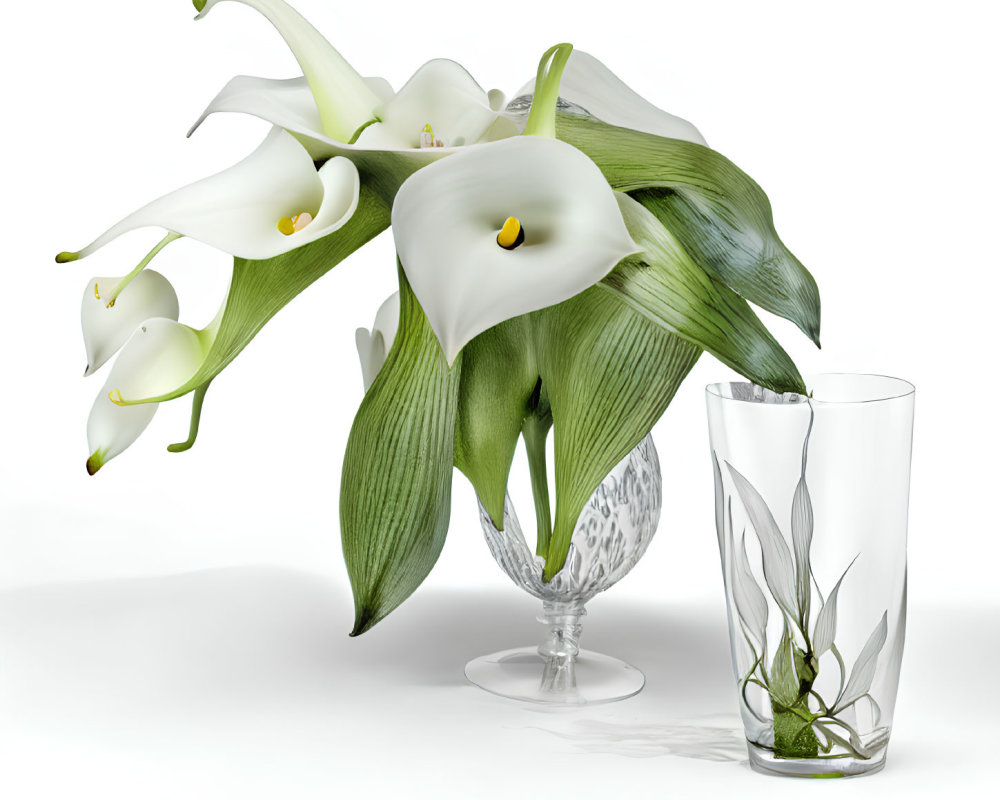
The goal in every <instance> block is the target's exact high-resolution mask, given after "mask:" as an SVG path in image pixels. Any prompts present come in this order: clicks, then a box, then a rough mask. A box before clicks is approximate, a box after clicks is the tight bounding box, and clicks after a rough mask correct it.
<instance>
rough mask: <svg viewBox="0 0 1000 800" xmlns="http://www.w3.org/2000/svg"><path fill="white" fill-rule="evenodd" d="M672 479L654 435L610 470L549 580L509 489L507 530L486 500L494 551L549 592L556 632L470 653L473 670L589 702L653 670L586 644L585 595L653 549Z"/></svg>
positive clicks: (532, 696)
mask: <svg viewBox="0 0 1000 800" xmlns="http://www.w3.org/2000/svg"><path fill="white" fill-rule="evenodd" d="M661 500H662V478H661V476H660V463H659V460H658V458H657V454H656V448H655V447H654V446H653V439H652V437H650V436H647V437H646V438H645V439H643V440H642V441H641V442H640V443H639V444H638V445H637V446H636V447H635V449H633V450H632V451H631V452H630V453H629V454H628V455H627V456H626V457H625V458H623V459H622V460H621V461H620V462H619V463H618V464H617V465H616V466H615V468H614V469H613V470H612V471H611V472H610V473H609V474H608V476H607V477H606V478H605V479H604V481H603V482H602V483H601V485H600V486H598V487H597V489H596V490H595V492H594V494H593V495H591V498H590V500H589V501H588V503H587V505H586V506H585V507H584V509H583V511H582V512H581V514H580V517H579V519H578V520H577V523H576V527H575V529H574V531H573V538H572V542H571V544H570V548H569V554H568V555H567V557H566V565H565V566H564V567H563V568H562V570H560V571H559V573H558V574H556V576H555V577H554V578H553V579H552V580H551V581H549V582H548V583H545V582H543V580H542V567H543V565H544V559H542V558H541V557H540V556H537V555H535V553H534V551H533V550H532V549H531V547H530V546H529V545H528V543H527V541H526V540H525V538H524V534H523V532H522V530H521V524H520V522H519V521H518V518H517V513H516V512H515V510H514V507H513V505H512V504H511V501H510V497H507V499H506V502H505V504H504V530H502V531H499V530H497V529H496V528H495V527H494V526H493V523H492V521H491V520H490V517H489V514H487V513H486V512H485V510H484V509H483V508H482V506H480V509H479V511H480V521H481V523H482V527H483V534H484V535H485V537H486V543H487V545H488V546H489V548H490V552H491V553H492V554H493V557H494V558H495V559H496V561H497V563H498V564H499V565H500V567H501V569H503V571H504V572H506V573H507V575H508V576H509V577H510V579H511V580H512V581H514V583H515V584H517V585H518V586H519V587H520V588H522V589H523V590H524V591H526V592H528V593H529V594H532V595H534V596H535V597H537V598H538V599H539V600H541V601H542V614H541V616H539V618H538V619H539V621H540V622H542V623H544V624H545V625H547V626H548V629H549V633H548V637H547V639H546V640H545V642H544V643H543V644H542V645H541V646H539V647H521V648H515V649H513V650H503V651H501V652H498V653H493V654H491V655H488V656H482V657H480V658H477V659H474V660H472V661H470V662H469V663H468V664H467V665H466V667H465V674H466V677H468V679H469V680H470V681H472V683H474V684H476V685H477V686H480V687H481V688H483V689H486V690H487V691H490V692H493V693H494V694H499V695H502V696H504V697H510V698H513V699H517V700H524V701H529V702H536V703H548V704H555V705H579V704H583V703H606V702H611V701H613V700H621V699H623V698H626V697H631V696H632V695H634V694H636V693H637V692H638V691H639V690H641V689H642V686H643V684H644V683H645V678H644V677H643V674H642V673H641V672H640V671H639V670H637V669H636V668H635V667H633V666H631V665H629V664H626V663H625V662H624V661H621V660H619V659H617V658H612V657H611V656H606V655H602V654H601V653H594V652H591V651H589V650H581V649H580V644H579V640H580V632H581V624H580V620H581V617H583V616H584V615H585V614H586V613H587V612H586V609H585V607H584V606H585V604H586V603H587V602H588V601H589V600H590V599H591V598H592V597H594V595H596V594H598V593H599V592H603V591H605V590H606V589H608V588H610V587H611V586H613V585H614V584H615V583H617V582H618V581H619V580H621V578H622V577H624V576H625V574H626V573H628V572H629V570H631V569H632V567H634V566H635V565H636V563H637V562H638V561H639V559H640V558H641V557H642V555H643V553H645V552H646V548H647V547H648V546H649V542H650V540H651V539H652V538H653V533H655V531H656V525H657V523H658V522H659V518H660V503H661Z"/></svg>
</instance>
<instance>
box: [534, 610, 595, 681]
mask: <svg viewBox="0 0 1000 800" xmlns="http://www.w3.org/2000/svg"><path fill="white" fill-rule="evenodd" d="M586 613H587V609H585V608H584V607H583V606H582V605H579V604H574V603H559V602H550V601H546V602H543V603H542V616H540V617H539V618H538V621H539V622H541V623H544V624H545V625H548V626H549V635H548V638H547V639H546V640H545V642H544V643H543V644H542V645H541V646H539V648H538V655H540V656H541V657H542V662H543V665H544V666H543V669H542V683H541V687H540V688H541V691H542V692H544V693H546V694H557V695H572V694H576V692H577V685H576V658H577V656H578V655H579V654H580V631H581V630H582V629H583V625H581V624H580V618H581V617H583V616H584V615H585V614H586Z"/></svg>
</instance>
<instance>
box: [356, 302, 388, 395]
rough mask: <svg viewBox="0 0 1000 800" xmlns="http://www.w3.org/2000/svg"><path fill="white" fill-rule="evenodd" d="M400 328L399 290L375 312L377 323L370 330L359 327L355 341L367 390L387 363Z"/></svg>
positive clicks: (362, 377)
mask: <svg viewBox="0 0 1000 800" xmlns="http://www.w3.org/2000/svg"><path fill="white" fill-rule="evenodd" d="M397 330H399V292H393V293H392V294H391V295H389V297H388V298H387V299H386V301H385V302H384V303H382V305H381V306H379V309H378V312H377V313H376V314H375V323H374V324H373V325H372V329H371V330H370V331H369V330H368V329H367V328H358V329H357V331H356V332H355V334H354V341H355V344H356V345H357V347H358V358H359V359H360V360H361V379H362V381H363V382H364V385H365V391H366V392H367V391H368V390H369V389H370V388H371V385H372V384H373V383H374V382H375V376H376V375H378V373H379V370H380V369H382V365H383V364H384V363H385V357H386V356H387V355H389V350H391V349H392V343H393V342H394V341H395V340H396V331H397Z"/></svg>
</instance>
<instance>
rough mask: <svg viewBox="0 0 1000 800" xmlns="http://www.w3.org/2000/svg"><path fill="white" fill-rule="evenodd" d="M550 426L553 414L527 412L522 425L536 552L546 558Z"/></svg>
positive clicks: (549, 521)
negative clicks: (547, 451)
mask: <svg viewBox="0 0 1000 800" xmlns="http://www.w3.org/2000/svg"><path fill="white" fill-rule="evenodd" d="M551 427H552V414H551V412H549V413H548V414H543V415H542V416H538V415H536V414H530V415H529V416H527V417H525V419H524V422H523V424H522V425H521V436H522V437H523V438H524V448H525V450H526V451H527V453H528V472H529V474H530V475H531V494H532V497H533V498H534V501H535V525H536V530H537V542H536V545H535V553H536V554H538V555H540V556H541V557H542V558H545V557H546V555H548V552H549V539H550V538H551V537H552V506H551V504H550V502H549V478H548V467H547V464H546V461H545V442H546V439H548V436H549V429H550V428H551Z"/></svg>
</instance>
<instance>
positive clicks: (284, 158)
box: [76, 128, 361, 259]
mask: <svg viewBox="0 0 1000 800" xmlns="http://www.w3.org/2000/svg"><path fill="white" fill-rule="evenodd" d="M360 186H361V184H360V180H359V178H358V173H357V169H356V168H355V167H354V165H353V164H352V163H351V162H350V161H348V160H347V159H345V158H334V159H331V160H330V161H328V162H327V163H326V164H324V165H323V167H322V168H321V169H320V171H319V173H318V174H317V171H316V168H315V166H314V165H313V161H312V158H311V157H310V155H309V153H308V152H306V150H305V148H303V147H302V145H301V144H299V142H297V141H296V140H295V138H294V137H293V136H292V135H291V134H289V133H287V132H285V131H283V130H282V129H281V128H273V129H272V130H271V132H270V133H269V134H268V136H267V138H266V139H265V140H264V142H263V143H262V144H261V145H260V146H259V147H258V148H257V149H256V150H255V151H254V152H253V153H251V154H250V155H249V156H247V157H246V158H245V159H243V160H242V161H240V162H239V163H238V164H236V165H234V166H232V167H230V168H229V169H227V170H224V171H222V172H220V173H218V174H216V175H212V176H211V177H208V178H204V179H202V180H200V181H197V182H196V183H192V184H190V185H188V186H185V187H183V188H181V189H177V190H176V191H174V192H171V193H170V194H167V195H164V196H163V197H161V198H159V199H157V200H154V201H153V202H151V203H149V204H148V205H145V206H143V207H142V208H140V209H139V210H138V211H135V212H133V213H132V214H130V215H129V216H127V217H125V218H124V219H123V220H121V221H120V222H118V223H117V224H116V225H114V226H112V227H111V228H109V229H108V230H107V231H106V232H105V233H103V234H101V236H99V237H98V238H97V239H95V240H94V241H93V242H92V243H91V244H89V245H87V247H85V248H83V249H82V250H80V251H79V252H78V253H77V254H76V256H77V257H83V256H87V255H90V254H91V253H93V252H94V251H95V250H97V249H99V248H100V247H103V246H104V245H105V244H107V243H108V242H110V241H111V240H112V239H115V238H117V237H118V236H121V235H122V234H123V233H126V232H127V231H131V230H135V229H136V228H143V227H148V226H156V227H160V228H165V229H166V230H168V231H173V232H174V233H177V234H181V235H183V236H187V237H190V238H192V239H197V240H198V241H201V242H204V243H206V244H209V245H212V246H213V247H217V248H219V249H220V250H223V251H225V252H227V253H230V254H232V255H234V256H238V257H240V258H249V259H262V258H271V257H272V256H276V255H279V254H281V253H284V252H287V251H288V250H292V249H294V248H296V247H300V246H301V245H303V244H307V243H308V242H311V241H314V240H316V239H319V238H321V237H323V236H326V235H327V234H329V233H332V232H333V231H335V230H337V229H338V228H339V227H341V226H342V225H344V224H345V223H346V222H347V221H348V220H349V219H350V218H351V216H352V215H353V214H354V210H355V209H356V208H357V202H358V193H359V191H360ZM303 211H306V212H308V213H309V214H310V215H311V216H312V217H313V218H314V219H313V222H312V223H311V224H310V225H308V226H307V227H305V228H303V229H302V230H301V231H298V232H296V233H294V234H292V235H285V234H283V233H282V232H281V231H280V230H278V225H277V224H278V221H279V220H280V219H281V218H282V217H294V216H296V215H298V214H300V213H302V212H303ZM320 219H322V222H319V220H320Z"/></svg>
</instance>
